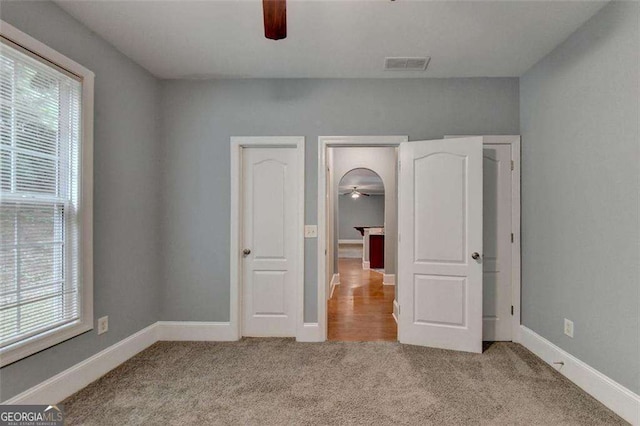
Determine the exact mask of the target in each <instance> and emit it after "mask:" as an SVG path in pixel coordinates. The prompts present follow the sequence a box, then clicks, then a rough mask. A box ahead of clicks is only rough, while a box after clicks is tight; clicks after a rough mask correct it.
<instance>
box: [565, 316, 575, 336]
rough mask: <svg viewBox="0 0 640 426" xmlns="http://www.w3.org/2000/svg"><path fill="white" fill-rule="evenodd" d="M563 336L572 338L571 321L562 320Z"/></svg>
mask: <svg viewBox="0 0 640 426" xmlns="http://www.w3.org/2000/svg"><path fill="white" fill-rule="evenodd" d="M564 334H566V335H567V336H569V337H573V321H571V320H568V319H566V318H565V319H564Z"/></svg>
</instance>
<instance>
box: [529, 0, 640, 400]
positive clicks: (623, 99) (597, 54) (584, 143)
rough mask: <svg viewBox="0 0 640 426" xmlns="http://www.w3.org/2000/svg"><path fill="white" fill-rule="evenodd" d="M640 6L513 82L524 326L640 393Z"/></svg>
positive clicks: (597, 23)
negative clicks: (570, 330)
mask: <svg viewBox="0 0 640 426" xmlns="http://www.w3.org/2000/svg"><path fill="white" fill-rule="evenodd" d="M638 13H639V5H638V3H623V2H612V3H611V4H609V5H607V6H606V7H605V8H604V9H602V11H600V12H599V13H598V14H597V15H596V16H594V17H593V18H592V19H591V20H590V21H589V22H587V23H586V24H585V25H584V26H583V27H581V28H580V29H579V30H578V31H577V32H576V33H574V34H573V35H572V36H571V37H570V38H569V39H568V40H567V41H566V42H564V43H563V44H562V45H560V46H559V47H558V48H557V49H555V50H554V51H553V52H552V53H550V54H549V55H548V56H547V57H546V58H544V59H543V60H542V61H540V62H539V63H538V64H536V65H535V66H534V67H533V68H532V69H531V70H530V71H528V72H527V73H526V74H525V75H524V76H523V77H522V78H521V84H520V93H521V113H520V115H521V132H522V140H523V147H522V148H523V150H522V283H523V289H522V303H523V306H522V318H523V322H524V325H525V326H527V327H529V328H530V329H532V330H533V331H535V332H536V333H538V334H540V335H542V336H543V337H545V338H546V339H548V340H550V341H551V342H553V343H555V344H556V345H558V346H559V347H561V348H563V349H564V350H566V351H567V352H569V353H571V354H573V355H574V356H576V357H578V358H579V359H581V360H582V361H584V362H586V363H587V364H589V365H591V366H592V367H594V368H596V369H598V370H599V371H601V372H603V373H604V374H606V375H607V376H609V377H611V378H612V379H614V380H616V381H618V382H619V383H621V384H622V385H624V386H626V387H628V388H629V389H631V390H632V391H634V392H636V393H638V392H640V352H639V345H640V342H639V341H638V339H639V336H640V330H639V329H638V327H639V320H640V315H639V312H638V311H639V309H640V294H639V288H640V284H639V283H640V273H639V269H638V268H639V262H638V259H639V257H640V253H639V250H638V241H639V238H640V235H639V223H638V219H639V216H638V178H639V173H638V172H639V164H638V158H639V149H638V143H639V142H638V141H639V139H640V135H639V133H638V119H639V110H638V102H639V99H640V93H639V91H638V75H639V72H640V70H639V69H638V52H639V50H640V45H639V40H640V34H639V32H638V19H639V16H638ZM564 318H569V319H571V320H573V321H574V324H575V337H574V338H573V339H571V338H569V337H567V336H565V335H564V334H563V319H564Z"/></svg>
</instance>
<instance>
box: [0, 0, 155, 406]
mask: <svg viewBox="0 0 640 426" xmlns="http://www.w3.org/2000/svg"><path fill="white" fill-rule="evenodd" d="M0 8H1V15H0V17H1V18H2V20H4V21H6V22H9V23H10V24H12V25H14V26H15V27H17V28H18V29H20V30H22V31H24V32H26V33H28V34H29V35H31V36H33V37H35V38H36V39H38V40H40V41H42V42H44V43H46V44H47V45H49V46H51V47H53V48H54V49H56V50H58V51H59V52H61V53H63V54H65V55H67V56H68V57H70V58H71V59H74V60H76V61H77V62H79V63H81V64H82V65H84V66H86V67H87V68H89V69H90V70H92V71H94V72H95V74H96V80H95V129H94V130H95V132H94V134H95V139H94V144H95V145H94V149H95V157H94V174H95V184H94V185H95V186H94V216H93V219H94V236H93V241H94V274H95V277H94V314H95V317H96V318H98V317H101V316H103V315H109V332H108V333H106V334H103V335H101V336H98V335H97V334H96V331H95V330H93V331H90V332H87V333H85V334H83V335H81V336H78V337H75V338H73V339H71V340H68V341H66V342H64V343H61V344H59V345H57V346H54V347H52V348H50V349H47V350H45V351H42V352H40V353H38V354H35V355H32V356H30V357H28V358H25V359H23V360H21V361H18V362H16V363H13V364H11V365H8V366H6V367H4V368H2V369H1V370H0V401H1V400H5V399H8V398H10V397H12V396H14V395H16V394H17V393H19V392H21V391H23V390H25V389H27V388H29V387H31V386H34V385H36V384H38V383H40V382H41V381H43V380H45V379H48V378H49V377H51V376H53V375H54V374H56V373H58V372H60V371H62V370H64V369H66V368H68V367H71V366H72V365H74V364H76V363H78V362H80V361H82V360H84V359H86V358H88V357H90V356H91V355H93V354H95V353H97V352H99V351H100V350H102V349H104V348H106V347H107V346H110V345H112V344H114V343H116V342H118V341H120V340H122V339H124V338H125V337H128V336H130V335H131V334H133V333H135V332H136V331H138V330H140V329H142V328H144V327H146V326H148V325H149V324H152V323H153V322H155V321H157V320H158V316H159V306H160V301H159V292H158V283H159V282H160V279H161V277H160V274H159V272H160V268H159V262H158V261H159V258H160V257H159V255H160V253H159V247H160V240H159V238H158V237H159V227H158V225H159V223H160V221H159V214H158V211H159V208H160V198H159V190H160V187H159V185H158V179H159V171H160V169H159V165H160V162H159V149H158V141H157V129H158V126H157V121H156V118H157V109H156V105H157V102H158V98H157V94H158V83H157V81H156V80H155V79H154V78H153V77H151V76H150V75H149V74H148V73H147V72H146V71H144V70H143V69H142V68H140V67H139V66H137V65H135V64H134V63H133V62H131V61H130V60H129V59H127V58H126V57H125V56H123V55H122V54H120V53H118V52H117V51H116V50H115V49H113V48H112V47H111V46H110V45H108V44H107V43H106V42H105V41H103V40H102V39H100V38H99V37H97V36H96V35H94V34H93V33H92V32H90V31H89V30H88V29H86V28H85V27H84V26H82V25H81V24H80V23H78V22H77V21H75V20H74V19H72V18H71V17H70V16H69V15H68V14H66V13H65V12H63V11H62V10H61V9H60V8H58V6H56V5H55V4H54V3H51V2H48V3H40V2H3V3H2V4H1V5H0Z"/></svg>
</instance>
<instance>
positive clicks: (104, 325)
mask: <svg viewBox="0 0 640 426" xmlns="http://www.w3.org/2000/svg"><path fill="white" fill-rule="evenodd" d="M107 331H109V317H108V316H107V317H101V318H98V334H103V333H106V332H107Z"/></svg>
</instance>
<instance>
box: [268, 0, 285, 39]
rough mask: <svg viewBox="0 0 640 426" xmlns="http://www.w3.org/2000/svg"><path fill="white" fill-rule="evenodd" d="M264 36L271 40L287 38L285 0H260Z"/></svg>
mask: <svg viewBox="0 0 640 426" xmlns="http://www.w3.org/2000/svg"><path fill="white" fill-rule="evenodd" d="M262 11H263V15H264V36H265V37H266V38H268V39H271V40H282V39H283V38H287V2H286V0H262Z"/></svg>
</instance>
